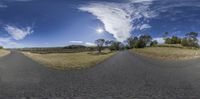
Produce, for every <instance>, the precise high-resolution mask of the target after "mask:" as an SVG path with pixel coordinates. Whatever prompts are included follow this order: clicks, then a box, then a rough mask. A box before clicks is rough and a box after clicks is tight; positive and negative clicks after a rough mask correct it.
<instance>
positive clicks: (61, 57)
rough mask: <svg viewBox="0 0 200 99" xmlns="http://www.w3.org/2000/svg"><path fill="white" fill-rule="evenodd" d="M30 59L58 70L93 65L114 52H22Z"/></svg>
mask: <svg viewBox="0 0 200 99" xmlns="http://www.w3.org/2000/svg"><path fill="white" fill-rule="evenodd" d="M24 54H25V55H26V56H28V57H30V58H31V59H33V60H35V61H37V62H39V63H41V64H44V65H46V66H48V67H50V68H54V69H59V70H69V69H70V70H71V69H82V68H88V67H90V66H94V65H95V64H98V63H100V62H102V61H103V60H105V59H107V58H109V57H111V56H112V55H114V54H115V52H109V51H104V52H103V54H97V53H96V52H80V53H50V54H36V53H29V52H24Z"/></svg>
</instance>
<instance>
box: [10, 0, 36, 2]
mask: <svg viewBox="0 0 200 99" xmlns="http://www.w3.org/2000/svg"><path fill="white" fill-rule="evenodd" d="M8 1H15V2H29V1H33V0H8Z"/></svg>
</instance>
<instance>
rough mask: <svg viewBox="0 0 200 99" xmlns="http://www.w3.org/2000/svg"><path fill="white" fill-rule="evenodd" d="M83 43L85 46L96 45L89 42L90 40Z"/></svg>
mask: <svg viewBox="0 0 200 99" xmlns="http://www.w3.org/2000/svg"><path fill="white" fill-rule="evenodd" d="M85 45H86V46H96V44H95V43H91V42H86V43H85Z"/></svg>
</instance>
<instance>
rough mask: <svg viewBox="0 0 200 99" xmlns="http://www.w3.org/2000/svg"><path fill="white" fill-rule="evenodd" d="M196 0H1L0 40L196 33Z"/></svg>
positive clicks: (89, 41)
mask: <svg viewBox="0 0 200 99" xmlns="http://www.w3.org/2000/svg"><path fill="white" fill-rule="evenodd" d="M199 12H200V1H199V0H0V45H2V46H4V47H7V48H14V47H51V46H67V45H70V44H83V45H87V46H92V45H94V41H95V40H96V39H98V38H104V39H110V40H117V41H121V42H123V41H124V40H126V39H127V38H128V37H130V36H131V35H134V36H138V35H142V34H149V35H152V36H153V37H154V39H156V40H158V41H159V42H162V38H161V37H162V33H163V32H165V31H168V32H170V33H171V34H172V35H177V36H181V37H183V36H184V35H185V33H187V32H190V31H196V32H200V13H199Z"/></svg>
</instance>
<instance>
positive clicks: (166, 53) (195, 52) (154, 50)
mask: <svg viewBox="0 0 200 99" xmlns="http://www.w3.org/2000/svg"><path fill="white" fill-rule="evenodd" d="M132 52H134V53H138V54H140V55H144V56H148V57H153V58H159V59H165V60H185V59H192V58H198V57H200V50H199V49H187V48H173V47H148V48H143V49H133V50H132Z"/></svg>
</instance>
